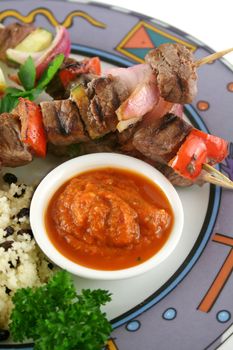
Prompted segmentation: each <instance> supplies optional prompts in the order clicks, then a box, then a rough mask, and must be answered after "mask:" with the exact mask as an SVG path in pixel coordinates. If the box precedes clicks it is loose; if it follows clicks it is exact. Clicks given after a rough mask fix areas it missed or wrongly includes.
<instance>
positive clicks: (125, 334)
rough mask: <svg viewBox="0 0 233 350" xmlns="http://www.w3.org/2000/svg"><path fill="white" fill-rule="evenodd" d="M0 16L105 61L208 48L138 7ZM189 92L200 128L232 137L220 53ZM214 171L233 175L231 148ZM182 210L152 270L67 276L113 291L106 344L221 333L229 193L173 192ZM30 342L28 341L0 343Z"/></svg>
mask: <svg viewBox="0 0 233 350" xmlns="http://www.w3.org/2000/svg"><path fill="white" fill-rule="evenodd" d="M0 9H1V12H0V21H1V22H2V23H3V24H8V23H10V22H13V21H16V20H17V21H21V22H24V23H35V25H36V26H41V27H44V28H48V29H49V30H53V27H54V26H56V25H58V24H62V25H63V26H65V27H66V28H67V29H68V30H69V32H70V35H71V41H72V53H73V55H75V56H99V57H100V58H101V60H102V62H104V64H105V65H111V66H112V65H113V66H122V67H127V66H130V65H132V64H135V63H141V62H143V58H144V56H145V54H146V53H147V52H148V51H149V50H150V49H152V48H154V47H157V46H158V45H160V44H161V43H166V42H178V43H182V44H184V45H186V46H187V47H188V48H189V49H191V50H192V51H193V52H194V54H195V57H196V59H198V58H200V57H203V56H206V55H208V54H209V53H211V50H210V49H209V48H208V47H207V46H205V45H203V44H202V43H200V42H199V41H198V40H196V39H195V38H193V37H191V36H189V35H187V34H185V33H183V32H181V31H180V30H178V29H175V28H173V27H171V26H169V25H168V24H166V23H162V22H160V21H158V20H155V19H153V18H149V17H146V16H143V15H140V14H137V13H133V12H130V11H126V10H121V9H118V8H113V7H110V6H108V5H100V4H96V3H94V2H93V3H92V2H88V3H79V2H65V1H58V0H41V1H40V2H38V1H26V0H25V1H18V0H17V1H13V0H7V1H5V0H2V1H1V4H0ZM198 74H199V81H198V94H197V97H196V98H195V100H194V101H193V103H192V104H191V105H187V106H186V107H185V114H186V117H187V118H188V119H189V121H190V122H191V123H192V124H193V125H194V126H196V127H198V128H200V129H201V130H204V131H208V132H210V133H213V134H216V135H219V136H220V137H222V138H225V139H227V140H229V141H233V139H232V120H231V119H232V102H233V74H232V69H231V67H230V66H229V65H228V64H227V63H226V62H225V61H223V60H219V61H215V62H214V63H212V64H207V65H205V66H203V67H201V68H200V69H199V71H198ZM230 150H231V152H230V155H229V156H228V158H226V160H225V162H224V163H223V164H222V165H221V168H220V170H221V171H222V172H223V173H225V174H226V175H227V176H229V177H230V178H231V179H232V180H233V145H232V144H231V147H230ZM57 162H58V161H57V159H56V158H53V157H50V158H48V159H47V160H46V161H44V160H43V161H39V160H36V161H34V162H32V163H31V164H30V165H27V166H25V167H20V168H17V169H16V170H15V173H16V174H17V176H18V177H19V179H20V180H21V181H24V182H27V183H31V182H33V181H35V180H39V179H40V178H41V177H42V176H43V175H44V174H46V173H47V172H48V170H50V169H52V168H53V167H54V166H55V165H56V164H57ZM178 193H179V195H180V198H181V200H182V203H183V207H184V213H185V223H184V233H183V235H182V239H181V240H180V242H179V244H178V246H177V247H176V249H175V251H174V252H173V253H172V254H171V255H170V256H169V258H168V259H166V261H164V262H163V263H162V264H161V265H160V266H159V267H157V268H154V269H153V270H152V271H150V272H148V273H145V274H143V275H142V276H139V277H135V278H132V279H130V280H122V281H101V280H100V281H95V280H86V279H82V278H78V277H74V280H75V283H76V285H77V288H78V289H81V288H89V287H90V288H93V289H94V288H104V289H108V290H109V291H110V292H111V293H113V299H112V302H111V303H109V305H108V306H107V307H106V312H107V315H108V318H109V319H111V322H112V325H113V329H114V330H113V332H112V334H111V339H109V342H108V349H109V350H114V349H119V350H129V349H134V350H139V349H140V350H141V349H148V350H153V349H159V350H174V349H175V350H187V349H189V350H204V349H209V350H213V349H216V348H218V346H219V345H221V344H222V343H223V342H224V341H225V340H226V338H227V337H228V336H229V335H230V326H231V325H232V312H233V302H232V289H233V279H232V278H230V277H231V273H232V268H233V249H232V248H233V230H232V227H233V216H232V205H233V196H232V193H231V192H230V191H229V190H225V189H221V188H219V187H215V186H213V185H208V184H206V185H204V186H203V187H199V186H192V187H189V188H183V189H178ZM18 347H21V348H23V349H31V348H32V345H31V344H25V345H14V344H9V343H8V344H5V345H3V344H0V348H1V349H4V348H7V349H9V348H10V349H16V348H18Z"/></svg>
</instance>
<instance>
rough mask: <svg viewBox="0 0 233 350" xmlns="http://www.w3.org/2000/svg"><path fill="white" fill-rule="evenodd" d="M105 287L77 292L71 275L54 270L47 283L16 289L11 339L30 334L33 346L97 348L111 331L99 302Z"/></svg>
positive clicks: (45, 349)
mask: <svg viewBox="0 0 233 350" xmlns="http://www.w3.org/2000/svg"><path fill="white" fill-rule="evenodd" d="M110 299H111V298H110V294H109V293H108V292H107V291H105V290H100V289H98V290H94V291H91V290H89V289H87V290H83V291H82V292H81V294H79V295H78V294H77V293H76V290H75V287H74V284H73V281H72V278H71V276H70V275H69V274H68V273H67V272H65V271H58V272H57V273H56V274H55V275H54V276H53V277H52V278H51V279H50V281H49V282H48V284H46V285H43V286H41V287H37V288H23V289H19V290H18V291H17V292H16V293H15V295H14V296H13V303H14V308H13V311H12V314H11V323H10V331H11V334H12V336H13V339H14V340H15V341H24V340H26V339H28V338H32V339H33V340H34V342H35V346H34V349H35V350H55V349H56V350H77V349H80V350H98V349H101V348H102V347H103V345H104V344H105V342H106V340H107V339H108V337H109V335H110V332H111V329H112V327H111V324H110V323H109V322H108V320H107V319H106V315H105V313H103V312H102V311H101V309H100V307H101V305H104V304H106V303H107V302H108V301H110Z"/></svg>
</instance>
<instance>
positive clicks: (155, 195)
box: [45, 168, 174, 270]
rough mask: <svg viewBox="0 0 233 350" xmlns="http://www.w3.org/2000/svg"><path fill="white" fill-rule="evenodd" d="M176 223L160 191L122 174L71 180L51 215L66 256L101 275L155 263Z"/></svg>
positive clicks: (49, 226) (104, 172)
mask: <svg viewBox="0 0 233 350" xmlns="http://www.w3.org/2000/svg"><path fill="white" fill-rule="evenodd" d="M173 220H174V215H173V212H172V209H171V206H170V204H169V201H168V199H167V197H166V196H165V194H164V193H163V192H162V190H161V189H160V188H159V187H158V186H156V185H155V184H154V183H153V182H152V181H150V180H149V179H148V178H146V177H144V176H141V175H139V174H137V173H134V172H131V171H126V170H122V169H116V168H104V169H103V168H101V169H97V170H93V171H87V172H84V173H81V174H79V175H77V176H75V177H74V178H72V179H70V180H69V181H67V182H66V183H65V184H63V185H62V186H61V187H60V188H59V189H58V190H57V191H56V193H55V194H54V195H53V197H52V199H51V200H50V202H49V205H48V207H47V210H46V213H45V225H46V230H47V233H48V236H49V238H50V240H51V242H52V243H53V245H54V246H55V247H56V248H57V249H58V250H59V251H60V252H61V253H62V255H64V256H66V257H67V258H69V259H70V260H72V261H74V262H77V263H78V264H80V265H83V266H86V267H90V268H94V269H97V270H98V269H101V270H119V269H124V268H128V267H132V266H135V265H137V264H139V263H142V262H144V261H145V260H147V259H149V258H150V257H151V256H153V255H154V254H155V253H156V252H158V251H159V250H160V249H161V248H162V247H163V245H164V244H165V243H166V241H167V239H168V237H169V235H170V232H171V228H172V225H173Z"/></svg>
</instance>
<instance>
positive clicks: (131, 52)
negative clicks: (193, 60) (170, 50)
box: [116, 21, 196, 63]
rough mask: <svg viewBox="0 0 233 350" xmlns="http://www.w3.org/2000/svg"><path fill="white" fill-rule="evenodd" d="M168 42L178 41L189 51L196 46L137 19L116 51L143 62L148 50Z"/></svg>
mask: <svg viewBox="0 0 233 350" xmlns="http://www.w3.org/2000/svg"><path fill="white" fill-rule="evenodd" d="M168 42H171V43H180V44H183V45H185V46H186V47H188V48H189V49H190V50H191V51H194V50H196V46H194V45H192V44H190V43H188V42H186V41H184V40H181V39H179V38H177V37H175V36H174V35H171V34H168V33H166V32H164V31H162V30H160V29H158V28H156V27H154V26H153V25H151V24H149V23H147V22H145V21H139V22H138V23H137V24H136V25H135V26H134V27H133V28H132V29H131V30H130V31H129V33H127V35H126V36H125V37H124V38H123V40H122V41H121V42H120V43H119V44H118V45H117V47H116V51H119V52H121V53H123V54H124V55H126V56H127V57H129V58H131V59H133V60H134V61H137V62H139V63H143V62H144V57H145V55H146V54H147V52H148V51H149V50H151V49H153V48H155V47H158V46H159V45H161V44H164V43H168Z"/></svg>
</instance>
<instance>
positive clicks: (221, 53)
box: [194, 47, 233, 68]
mask: <svg viewBox="0 0 233 350" xmlns="http://www.w3.org/2000/svg"><path fill="white" fill-rule="evenodd" d="M232 51H233V47H231V48H230V49H226V50H223V51H219V52H215V53H213V54H211V55H209V56H206V57H203V58H200V59H199V60H197V61H196V62H194V64H195V66H196V67H197V68H198V67H200V66H203V65H204V64H206V63H210V62H212V61H215V60H217V59H219V58H221V57H223V56H225V55H226V54H228V53H230V52H232Z"/></svg>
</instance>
